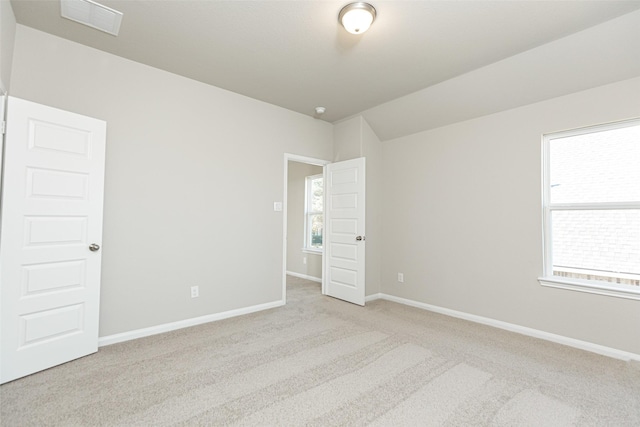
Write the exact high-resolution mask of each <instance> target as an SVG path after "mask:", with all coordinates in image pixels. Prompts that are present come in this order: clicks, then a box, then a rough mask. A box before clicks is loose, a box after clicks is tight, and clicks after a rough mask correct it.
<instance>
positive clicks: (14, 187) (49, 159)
mask: <svg viewBox="0 0 640 427" xmlns="http://www.w3.org/2000/svg"><path fill="white" fill-rule="evenodd" d="M7 113H8V114H7V134H6V139H5V159H4V170H3V182H2V185H3V188H2V224H1V232H0V233H1V234H0V302H1V304H0V316H1V320H2V328H1V336H0V344H1V346H2V348H1V351H0V358H1V359H0V383H5V382H7V381H11V380H14V379H16V378H20V377H23V376H25V375H29V374H32V373H34V372H37V371H40V370H43V369H46V368H50V367H52V366H55V365H58V364H61V363H64V362H68V361H70V360H73V359H76V358H78V357H82V356H86V355H87V354H90V353H94V352H96V351H97V349H98V316H99V302H100V266H101V252H100V251H99V249H100V245H101V244H102V243H101V240H102V200H103V187H104V160H105V137H106V123H105V122H104V121H101V120H97V119H93V118H90V117H85V116H81V115H78V114H74V113H70V112H67V111H62V110H58V109H55V108H51V107H46V106H44V105H40V104H36V103H33V102H29V101H25V100H22V99H17V98H13V97H9V103H8V107H7Z"/></svg>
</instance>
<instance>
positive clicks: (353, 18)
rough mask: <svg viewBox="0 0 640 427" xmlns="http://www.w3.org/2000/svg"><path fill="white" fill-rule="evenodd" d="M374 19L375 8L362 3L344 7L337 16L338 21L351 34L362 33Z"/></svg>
mask: <svg viewBox="0 0 640 427" xmlns="http://www.w3.org/2000/svg"><path fill="white" fill-rule="evenodd" d="M375 19H376V8H375V7H373V6H371V5H370V4H369V3H365V2H362V1H358V2H355V3H350V4H348V5H346V6H345V7H343V8H342V10H340V14H339V15H338V21H340V23H341V24H342V26H343V27H344V29H345V30H347V31H348V32H350V33H351V34H362V33H364V32H365V31H367V30H368V29H369V27H370V26H371V24H372V23H373V21H374V20H375Z"/></svg>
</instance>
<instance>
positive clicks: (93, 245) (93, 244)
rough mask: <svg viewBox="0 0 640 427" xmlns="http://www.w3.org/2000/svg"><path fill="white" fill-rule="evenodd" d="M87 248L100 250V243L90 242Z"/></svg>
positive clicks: (92, 250)
mask: <svg viewBox="0 0 640 427" xmlns="http://www.w3.org/2000/svg"><path fill="white" fill-rule="evenodd" d="M89 250H90V251H91V252H95V251H99V250H100V245H98V244H96V243H92V244H90V245H89Z"/></svg>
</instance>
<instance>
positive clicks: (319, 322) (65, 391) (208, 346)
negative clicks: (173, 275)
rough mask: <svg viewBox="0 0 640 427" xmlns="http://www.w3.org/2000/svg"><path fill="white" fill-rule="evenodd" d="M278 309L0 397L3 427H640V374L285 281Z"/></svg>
mask: <svg viewBox="0 0 640 427" xmlns="http://www.w3.org/2000/svg"><path fill="white" fill-rule="evenodd" d="M288 279H289V283H288V291H287V298H288V302H287V305H286V306H284V307H280V308H276V309H272V310H267V311H263V312H259V313H254V314H250V315H246V316H241V317H236V318H233V319H227V320H223V321H219V322H213V323H208V324H205V325H200V326H196V327H192V328H186V329H181V330H178V331H173V332H169V333H166V334H161V335H155V336H152V337H147V338H142V339H138V340H134V341H128V342H125V343H120V344H114V345H110V346H107V347H102V348H100V350H99V351H98V352H97V353H96V354H94V355H91V356H87V357H84V358H81V359H78V360H75V361H73V362H69V363H66V364H64V365H61V366H58V367H55V368H52V369H49V370H46V371H43V372H40V373H37V374H34V375H31V376H29V377H26V378H22V379H19V380H16V381H13V382H11V383H8V384H5V385H3V386H1V387H0V399H1V401H0V415H1V418H0V424H1V425H2V426H48V425H58V426H99V425H105V426H107V425H109V426H111V425H127V426H147V425H148V426H170V425H171V426H173V425H183V426H190V425H238V426H334V425H348V426H360V425H373V426H420V425H425V426H467V425H482V426H484V425H486V426H556V425H557V426H571V425H575V426H640V368H639V367H638V363H636V362H628V363H627V362H622V361H618V360H614V359H610V358H607V357H603V356H598V355H595V354H591V353H588V352H584V351H581V350H577V349H573V348H570V347H565V346H561V345H557V344H553V343H549V342H546V341H542V340H538V339H534V338H530V337H525V336H522V335H518V334H514V333H510V332H506V331H503V330H500V329H494V328H491V327H487V326H483V325H478V324H474V323H470V322H467V321H464V320H459V319H455V318H451V317H447V316H443V315H439V314H435V313H430V312H427V311H423V310H420V309H416V308H411V307H406V306H403V305H400V304H396V303H392V302H389V301H374V302H371V303H368V304H367V306H366V307H365V308H362V307H358V306H355V305H352V304H349V303H345V302H342V301H339V300H335V299H333V298H329V297H326V296H322V295H321V294H320V286H319V284H317V283H314V282H309V281H305V280H302V279H296V278H291V277H290V278H288Z"/></svg>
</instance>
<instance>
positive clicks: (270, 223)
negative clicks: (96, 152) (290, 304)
mask: <svg viewBox="0 0 640 427" xmlns="http://www.w3.org/2000/svg"><path fill="white" fill-rule="evenodd" d="M11 93H12V95H14V96H16V97H20V98H24V99H28V100H31V101H35V102H39V103H42V104H45V105H51V106H54V107H58V108H62V109H65V110H69V111H73V112H77V113H81V114H85V115H88V116H93V117H96V118H99V119H103V120H106V121H107V123H108V129H107V159H106V184H105V185H106V187H105V210H104V238H103V245H102V246H103V248H104V252H103V270H102V292H101V314H100V336H107V335H111V334H116V333H120V332H125V331H130V330H135V329H139V328H144V327H150V326H155V325H159V324H164V323H168V322H173V321H178V320H183V319H189V318H194V317H198V316H202V315H207V314H214V313H220V312H224V311H227V310H232V309H238V308H243V307H248V306H252V305H257V304H262V303H269V302H274V301H278V300H281V299H282V265H283V260H282V253H283V250H282V249H283V248H282V227H283V224H282V213H281V212H274V211H273V202H274V201H283V200H282V196H283V191H282V190H283V182H282V177H283V176H284V171H283V167H284V165H283V161H282V159H283V157H284V153H285V152H289V153H296V154H300V155H304V156H309V157H313V158H320V159H331V158H332V144H331V141H332V126H331V125H330V124H328V123H326V122H323V121H320V120H315V119H313V118H310V117H307V116H303V115H301V114H297V113H294V112H291V111H288V110H285V109H282V108H279V107H276V106H273V105H270V104H266V103H263V102H260V101H256V100H254V99H250V98H247V97H244V96H241V95H238V94H235V93H232V92H228V91H225V90H222V89H219V88H216V87H212V86H208V85H205V84H202V83H199V82H196V81H193V80H190V79H186V78H183V77H179V76H176V75H174V74H170V73H167V72H164V71H160V70H158V69H154V68H151V67H148V66H145V65H142V64H139V63H135V62H132V61H129V60H125V59H123V58H119V57H116V56H113V55H110V54H107V53H104V52H101V51H98V50H95V49H91V48H88V47H85V46H81V45H79V44H76V43H73V42H69V41H67V40H63V39H61V38H58V37H54V36H51V35H48V34H45V33H42V32H39V31H36V30H33V29H30V28H28V27H24V26H21V25H18V28H17V34H16V44H15V55H14V59H13V73H12V82H11ZM192 285H199V286H200V298H197V299H191V298H190V294H189V288H190V286H192Z"/></svg>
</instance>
